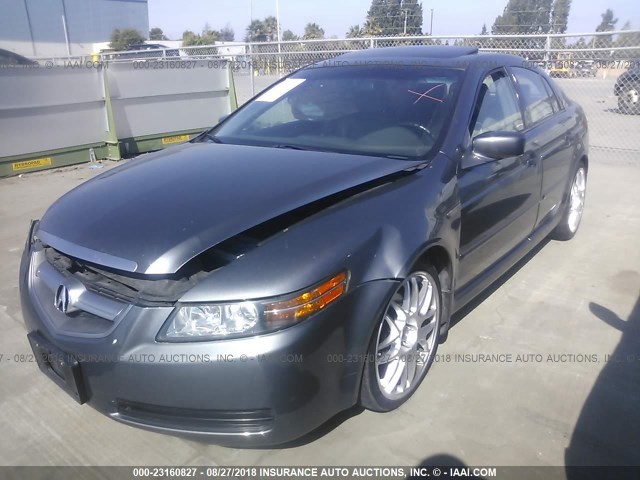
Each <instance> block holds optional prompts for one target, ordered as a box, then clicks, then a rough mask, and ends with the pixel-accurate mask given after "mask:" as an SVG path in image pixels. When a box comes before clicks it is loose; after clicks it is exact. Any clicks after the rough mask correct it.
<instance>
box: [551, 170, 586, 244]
mask: <svg viewBox="0 0 640 480" xmlns="http://www.w3.org/2000/svg"><path fill="white" fill-rule="evenodd" d="M586 195H587V166H586V165H585V163H584V162H580V163H579V164H578V168H577V169H576V172H575V174H574V175H573V179H572V180H571V185H570V187H569V192H568V194H567V203H566V205H565V208H564V212H563V214H562V218H561V219H560V223H559V224H558V226H557V227H556V228H555V230H554V231H553V232H552V234H551V236H552V238H554V239H555V240H571V239H572V238H573V237H574V236H575V234H576V233H577V232H578V228H579V227H580V222H581V221H582V213H583V212H584V203H585V199H586Z"/></svg>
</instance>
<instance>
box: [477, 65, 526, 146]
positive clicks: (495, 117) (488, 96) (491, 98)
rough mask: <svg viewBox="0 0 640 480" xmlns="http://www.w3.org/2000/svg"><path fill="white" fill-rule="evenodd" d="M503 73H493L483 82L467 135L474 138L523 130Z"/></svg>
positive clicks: (515, 101)
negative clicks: (490, 133)
mask: <svg viewBox="0 0 640 480" xmlns="http://www.w3.org/2000/svg"><path fill="white" fill-rule="evenodd" d="M509 82H510V80H509V78H507V76H506V74H505V73H504V72H500V71H499V72H493V73H491V74H490V75H487V77H486V78H485V79H484V80H483V82H482V86H481V87H480V93H479V95H478V100H477V102H476V106H475V108H474V112H473V116H472V118H471V124H470V125H469V133H470V134H471V138H472V139H473V138H475V137H477V136H478V135H480V134H481V133H486V132H495V131H507V132H521V131H522V130H523V129H524V123H523V121H522V114H521V113H520V108H519V107H518V102H517V99H516V97H515V94H514V92H513V88H512V87H511V85H510V83H509Z"/></svg>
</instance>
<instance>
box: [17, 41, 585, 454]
mask: <svg viewBox="0 0 640 480" xmlns="http://www.w3.org/2000/svg"><path fill="white" fill-rule="evenodd" d="M588 167H589V162H588V129H587V120H586V118H585V115H584V112H583V110H582V108H581V107H580V106H579V105H577V104H575V103H574V102H573V101H571V100H570V99H568V98H567V97H566V96H565V95H564V94H563V92H562V91H561V90H560V89H559V88H558V86H557V85H556V84H555V83H554V82H553V81H552V80H551V79H550V78H549V77H548V76H547V75H546V74H544V73H543V72H541V71H540V70H538V69H532V68H529V67H527V66H526V65H525V62H523V59H522V58H519V57H516V56H510V55H504V54H494V53H478V50H477V49H476V48H473V47H445V46H415V47H398V48H386V49H371V50H365V51H359V52H353V53H348V54H345V55H342V56H340V57H338V58H336V59H335V60H333V61H326V62H321V63H319V64H316V65H314V66H311V67H307V68H303V69H301V70H299V71H297V72H295V73H293V74H291V75H289V76H287V77H286V78H284V79H282V80H281V81H279V82H277V83H276V84H274V85H273V86H271V87H270V88H268V89H267V90H265V91H264V92H263V93H261V94H260V95H258V96H257V97H256V98H254V99H253V100H252V101H249V102H248V103H246V104H245V105H243V106H242V107H241V108H240V109H239V110H237V111H235V112H234V113H232V114H231V115H230V116H228V117H227V118H226V119H224V120H223V121H222V122H221V123H220V124H218V125H217V126H215V127H213V128H212V129H210V130H208V131H206V132H203V133H202V134H201V135H200V136H198V137H196V138H195V139H194V140H192V141H190V142H187V143H184V144H181V145H178V146H176V147H173V148H169V149H166V150H164V151H162V152H158V153H155V154H151V155H145V156H144V157H141V158H139V159H136V160H132V161H130V162H128V163H127V164H124V165H122V166H119V167H117V168H115V169H113V170H110V171H107V172H105V173H103V174H102V175H99V176H98V177H96V178H94V179H92V180H90V181H88V182H86V183H85V184H83V185H81V186H79V187H77V188H76V189H74V190H72V191H71V192H69V193H67V194H66V195H64V196H63V197H61V198H60V199H59V200H58V201H56V202H55V203H54V204H53V205H52V206H51V207H50V208H49V209H48V210H47V212H46V213H45V214H44V216H43V217H42V219H41V220H40V221H36V222H33V223H32V225H31V228H30V231H29V233H28V237H27V241H26V245H25V250H24V254H23V256H22V262H21V267H20V282H19V283H20V292H21V293H20V294H21V301H22V313H23V316H24V319H25V323H26V325H27V328H28V339H29V341H30V343H31V346H32V349H33V352H34V354H35V357H36V359H37V360H38V364H39V366H40V368H41V370H42V371H43V372H44V373H46V374H47V375H48V376H49V377H50V378H51V379H52V380H53V381H55V382H56V383H57V384H58V385H60V386H61V387H62V388H63V389H65V390H66V391H67V392H69V393H70V394H71V395H72V396H73V398H75V399H76V400H77V401H78V402H79V403H84V402H88V403H90V404H91V405H92V406H93V407H95V408H96V409H97V410H99V411H101V412H103V413H104V414H106V415H108V416H110V417H111V418H113V419H115V420H118V421H120V422H123V423H125V424H128V425H132V426H137V427H143V428H147V429H151V430H155V431H158V432H165V433H173V434H189V435H201V436H203V437H208V438H210V439H212V440H213V441H215V442H218V443H223V444H227V445H239V446H248V445H277V444H281V443H283V442H287V441H290V440H293V439H295V438H297V437H300V436H302V435H304V434H306V433H308V432H310V431H312V430H313V429H315V428H316V427H318V426H319V425H321V424H322V423H324V422H325V421H327V420H328V419H329V418H331V417H333V416H334V415H336V414H337V413H339V412H340V411H342V410H345V409H348V408H350V407H352V406H354V405H356V404H359V405H361V406H363V407H365V408H368V409H370V410H373V411H378V412H386V411H389V410H393V409H395V408H397V407H399V406H400V405H402V404H403V403H404V402H405V401H407V400H408V399H409V398H410V397H411V395H412V394H413V393H414V392H415V391H416V389H417V388H418V386H419V385H420V383H421V382H422V380H423V379H424V377H425V375H426V374H427V371H428V370H429V368H430V366H431V364H432V363H433V361H434V358H435V354H436V351H437V348H438V345H439V344H440V343H441V342H443V341H444V340H445V339H446V338H447V334H448V331H449V327H450V320H451V316H452V314H453V313H454V312H456V311H458V310H460V309H461V308H462V307H463V306H465V305H466V304H468V303H469V302H470V301H471V300H472V299H473V298H475V297H476V296H477V295H478V294H479V293H480V292H482V291H483V290H484V289H486V288H487V287H488V286H489V285H490V284H492V283H493V282H494V281H495V280H496V279H498V278H499V277H500V276H501V275H503V274H504V273H505V272H506V271H507V270H508V269H509V268H511V267H512V266H513V265H514V264H515V263H516V262H517V261H519V260H520V259H522V258H523V257H524V256H525V255H526V254H527V253H528V252H530V251H531V250H532V249H533V248H534V246H535V245H537V244H538V243H539V242H541V241H542V240H543V239H545V238H547V237H548V236H552V237H553V238H556V239H560V240H568V239H570V238H572V237H573V236H574V235H575V234H576V232H577V231H578V227H579V225H580V221H581V218H582V213H583V209H584V205H585V196H586V188H587V171H588ZM550 267H552V266H550ZM541 281H544V279H541ZM531 321H535V318H532V319H531ZM428 410H429V408H428V406H425V411H428ZM51 413H52V415H55V412H51Z"/></svg>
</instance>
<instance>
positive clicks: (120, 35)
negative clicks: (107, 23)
mask: <svg viewBox="0 0 640 480" xmlns="http://www.w3.org/2000/svg"><path fill="white" fill-rule="evenodd" d="M145 40H146V39H145V38H144V37H143V36H142V34H141V33H140V32H139V31H137V30H135V29H133V28H124V29H122V30H120V29H119V28H116V29H115V30H114V31H113V32H112V33H111V43H110V44H109V47H110V48H113V49H114V50H127V49H128V48H129V47H130V46H131V45H135V44H138V43H144V41H145Z"/></svg>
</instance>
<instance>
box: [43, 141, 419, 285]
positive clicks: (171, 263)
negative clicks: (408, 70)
mask: <svg viewBox="0 0 640 480" xmlns="http://www.w3.org/2000/svg"><path fill="white" fill-rule="evenodd" d="M423 163H424V161H406V160H394V159H389V158H380V157H368V156H359V155H344V154H334V153H326V152H311V151H298V150H286V149H275V148H266V147H247V146H239V145H218V144H210V143H195V144H184V145H181V146H178V147H174V148H171V149H169V150H165V151H163V152H159V153H156V154H152V155H148V156H144V157H141V158H139V159H136V160H133V161H130V162H129V163H127V164H125V165H123V166H121V167H118V168H115V169H113V170H110V171H108V172H105V173H103V174H102V175H100V176H98V177H96V178H94V179H92V180H90V181H88V182H86V183H84V184H82V185H80V186H79V187H77V188H75V189H74V190H72V191H70V192H69V193H67V194H66V195H64V196H63V197H61V198H60V199H59V200H58V201H57V202H55V203H54V204H53V205H52V206H51V207H50V208H49V210H47V212H46V213H45V215H44V216H43V218H42V220H41V221H40V225H39V227H38V231H37V235H38V237H39V238H40V239H41V240H42V241H43V242H44V243H46V244H48V245H50V246H52V247H53V248H56V249H58V250H60V251H62V252H63V253H65V254H67V255H70V256H74V257H76V258H79V259H82V260H85V261H88V262H93V263H96V264H99V265H103V266H106V267H110V268H114V269H118V270H124V271H129V272H136V273H144V274H158V275H163V274H172V273H175V272H177V271H178V270H179V269H180V267H182V266H183V265H184V264H185V263H187V262H188V261H189V260H191V259H192V258H194V257H195V256H197V255H199V254H200V253H202V252H204V251H205V250H208V249H209V248H212V247H214V246H215V245H217V244H219V243H220V242H223V241H224V240H226V239H228V238H230V237H233V236H234V235H238V234H240V233H242V232H244V231H246V230H248V229H250V228H251V227H254V226H256V225H259V224H261V223H263V222H265V221H268V220H270V219H272V218H275V217H277V216H279V215H282V214H285V213H287V212H289V211H291V210H294V209H296V208H299V207H302V206H305V205H307V204H309V203H312V202H314V201H316V200H320V199H323V198H325V197H327V196H331V195H333V194H336V193H338V192H342V191H344V190H347V189H350V188H352V187H355V186H358V185H362V184H364V183H367V182H371V181H374V180H377V179H379V178H382V177H385V176H387V175H391V174H394V173H397V172H400V171H402V170H407V169H411V168H415V167H416V166H418V165H420V164H423Z"/></svg>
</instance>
